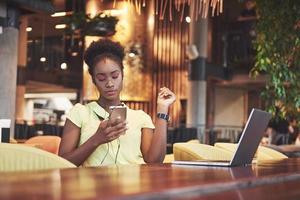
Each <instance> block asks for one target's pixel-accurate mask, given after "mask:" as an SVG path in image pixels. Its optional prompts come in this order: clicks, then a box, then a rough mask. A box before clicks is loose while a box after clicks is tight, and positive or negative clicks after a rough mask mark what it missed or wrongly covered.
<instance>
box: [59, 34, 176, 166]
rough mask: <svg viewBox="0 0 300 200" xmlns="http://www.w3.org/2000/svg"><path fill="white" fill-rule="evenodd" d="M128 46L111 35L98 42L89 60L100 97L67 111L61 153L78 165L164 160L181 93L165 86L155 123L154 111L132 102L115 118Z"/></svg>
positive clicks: (87, 55) (86, 58)
mask: <svg viewBox="0 0 300 200" xmlns="http://www.w3.org/2000/svg"><path fill="white" fill-rule="evenodd" d="M123 58H124V49H123V47H122V46H121V45H120V44H119V43H116V42H113V41H111V40H108V39H105V40H99V41H97V42H93V43H92V44H91V45H90V46H89V47H88V49H87V50H86V52H85V55H84V60H85V62H86V63H87V65H88V67H89V73H90V75H91V77H92V80H93V82H94V84H95V85H96V87H97V89H98V91H99V92H100V98H99V99H98V101H97V102H91V103H89V104H86V105H82V104H76V105H75V106H74V107H73V108H72V109H71V111H70V112H69V113H68V115H67V120H66V123H65V127H64V131H63V136H62V140H61V144H60V150H59V155H60V156H62V157H64V158H65V159H67V160H69V161H71V162H72V163H74V164H75V165H77V166H80V165H82V166H99V165H109V164H128V163H137V164H140V163H158V162H162V161H163V159H164V156H165V153H166V134H167V133H166V131H167V120H168V115H167V114H168V110H169V107H170V106H171V105H172V104H173V103H174V101H175V99H176V97H175V95H174V93H173V92H171V91H170V90H169V89H168V88H165V87H164V88H161V89H160V91H159V93H158V99H157V118H156V120H155V125H154V124H153V122H152V120H151V118H150V116H149V115H147V114H146V113H145V112H143V111H141V110H132V109H130V108H128V107H127V118H126V121H122V120H120V119H114V120H112V119H109V112H110V111H109V107H110V106H116V105H120V104H121V101H120V92H121V90H122V86H123V64H122V62H123Z"/></svg>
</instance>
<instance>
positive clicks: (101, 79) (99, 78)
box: [97, 75, 106, 81]
mask: <svg viewBox="0 0 300 200" xmlns="http://www.w3.org/2000/svg"><path fill="white" fill-rule="evenodd" d="M105 79H106V78H105V76H101V75H99V76H97V80H98V81H105Z"/></svg>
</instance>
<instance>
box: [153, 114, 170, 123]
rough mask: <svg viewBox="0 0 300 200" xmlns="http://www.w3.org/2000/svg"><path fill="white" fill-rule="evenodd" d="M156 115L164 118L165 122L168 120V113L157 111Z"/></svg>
mask: <svg viewBox="0 0 300 200" xmlns="http://www.w3.org/2000/svg"><path fill="white" fill-rule="evenodd" d="M156 116H157V117H158V118H160V119H164V120H166V121H167V122H168V121H169V115H168V114H165V113H157V115H156Z"/></svg>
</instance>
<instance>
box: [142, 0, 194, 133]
mask: <svg viewBox="0 0 300 200" xmlns="http://www.w3.org/2000/svg"><path fill="white" fill-rule="evenodd" d="M156 2H157V1H156ZM173 9H174V8H173ZM166 13H168V12H166ZM186 13H188V10H186ZM149 42H152V43H153V44H152V46H153V48H152V49H151V50H150V51H152V52H151V53H152V55H153V57H152V62H148V64H150V65H151V66H150V68H152V70H151V71H152V74H153V75H152V83H153V87H152V101H151V102H150V107H151V113H150V114H151V115H152V117H153V119H155V115H156V99H157V93H158V90H159V88H160V87H163V86H166V87H169V88H170V89H171V90H172V91H174V93H175V94H176V95H177V101H176V103H175V104H174V105H173V106H172V108H171V110H170V116H171V122H170V126H174V127H175V126H178V125H179V123H180V116H179V115H180V112H181V105H180V99H186V87H187V70H188V60H187V57H186V53H185V51H186V46H187V45H188V44H189V24H188V23H186V22H185V20H184V21H183V22H181V21H180V14H178V12H176V11H175V9H174V11H173V19H172V21H170V20H169V16H168V14H166V15H165V18H164V20H159V16H158V15H156V16H155V25H154V33H153V40H152V41H149ZM150 46H151V45H150ZM147 67H149V66H147ZM184 112H186V111H184Z"/></svg>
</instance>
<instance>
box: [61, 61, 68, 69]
mask: <svg viewBox="0 0 300 200" xmlns="http://www.w3.org/2000/svg"><path fill="white" fill-rule="evenodd" d="M60 68H61V69H62V70H66V69H68V65H67V63H65V62H63V63H61V65H60Z"/></svg>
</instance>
